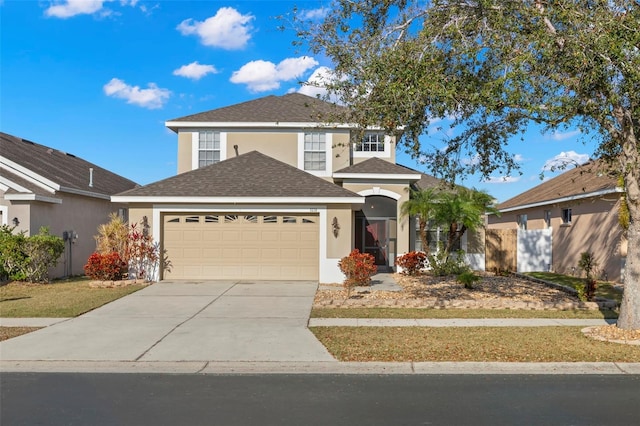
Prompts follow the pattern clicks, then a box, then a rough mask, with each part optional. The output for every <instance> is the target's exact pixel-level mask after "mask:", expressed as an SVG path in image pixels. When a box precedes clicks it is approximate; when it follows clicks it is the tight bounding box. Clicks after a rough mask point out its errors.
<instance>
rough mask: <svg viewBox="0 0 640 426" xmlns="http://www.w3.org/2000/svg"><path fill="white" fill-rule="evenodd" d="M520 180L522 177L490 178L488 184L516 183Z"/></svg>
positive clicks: (487, 180)
mask: <svg viewBox="0 0 640 426" xmlns="http://www.w3.org/2000/svg"><path fill="white" fill-rule="evenodd" d="M519 180H520V176H489V177H488V178H487V179H485V180H484V182H486V183H514V182H518V181H519Z"/></svg>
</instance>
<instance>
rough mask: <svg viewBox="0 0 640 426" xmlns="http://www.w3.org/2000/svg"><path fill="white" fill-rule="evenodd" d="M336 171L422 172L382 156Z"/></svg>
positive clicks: (388, 173)
mask: <svg viewBox="0 0 640 426" xmlns="http://www.w3.org/2000/svg"><path fill="white" fill-rule="evenodd" d="M336 173H361V174H380V175H408V174H411V175H417V174H420V172H418V171H416V170H413V169H410V168H408V167H404V166H400V165H398V164H393V163H390V162H389V161H385V160H382V159H380V158H376V157H373V158H369V159H367V160H365V161H363V162H361V163H357V164H354V165H352V166H349V167H345V168H344V169H340V170H338V171H337V172H336Z"/></svg>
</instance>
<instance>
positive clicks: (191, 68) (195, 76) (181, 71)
mask: <svg viewBox="0 0 640 426" xmlns="http://www.w3.org/2000/svg"><path fill="white" fill-rule="evenodd" d="M218 72H219V71H218V70H217V69H216V67H214V66H213V65H204V64H199V63H198V61H195V62H191V63H190V64H188V65H183V66H181V67H180V68H178V69H177V70H174V71H173V75H178V76H180V77H186V78H190V79H192V80H200V79H201V78H202V77H204V76H205V75H207V74H217V73H218Z"/></svg>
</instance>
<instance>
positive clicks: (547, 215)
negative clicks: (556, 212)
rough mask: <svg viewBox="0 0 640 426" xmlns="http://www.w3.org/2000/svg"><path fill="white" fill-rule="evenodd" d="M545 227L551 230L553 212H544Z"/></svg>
mask: <svg viewBox="0 0 640 426" xmlns="http://www.w3.org/2000/svg"><path fill="white" fill-rule="evenodd" d="M544 225H545V226H546V227H547V228H551V210H545V211H544Z"/></svg>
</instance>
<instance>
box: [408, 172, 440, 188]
mask: <svg viewBox="0 0 640 426" xmlns="http://www.w3.org/2000/svg"><path fill="white" fill-rule="evenodd" d="M420 176H421V177H420V180H419V181H418V182H416V183H415V185H416V186H417V187H418V188H419V189H427V188H434V187H437V186H442V185H443V184H444V182H443V181H442V180H441V179H438V178H437V177H434V176H431V175H428V174H426V173H421V174H420Z"/></svg>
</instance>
